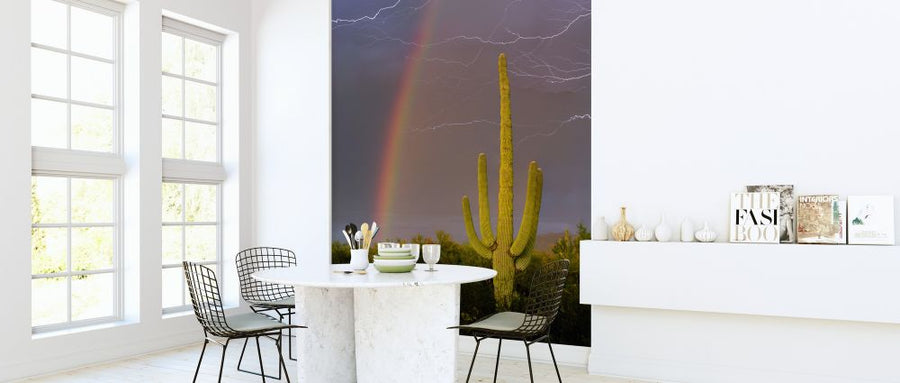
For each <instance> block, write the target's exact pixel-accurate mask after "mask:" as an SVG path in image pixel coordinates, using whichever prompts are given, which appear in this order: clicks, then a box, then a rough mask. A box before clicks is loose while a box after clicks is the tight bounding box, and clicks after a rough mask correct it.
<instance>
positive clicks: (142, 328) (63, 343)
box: [0, 0, 253, 381]
mask: <svg viewBox="0 0 900 383" xmlns="http://www.w3.org/2000/svg"><path fill="white" fill-rule="evenodd" d="M163 10H167V11H170V12H174V13H177V14H180V15H183V16H186V17H189V18H194V19H197V20H202V21H205V22H207V23H210V24H211V25H216V26H218V27H220V28H223V29H227V30H228V31H231V32H233V34H232V35H231V36H230V37H229V41H228V42H226V59H228V58H229V55H232V54H233V56H232V57H231V58H232V59H234V61H236V62H239V63H240V66H241V67H242V70H241V71H240V73H229V72H228V71H226V73H225V75H226V76H229V75H231V76H232V77H230V78H231V80H232V81H231V83H230V84H228V85H225V86H226V87H235V88H231V89H230V90H226V93H228V92H230V91H233V93H234V94H235V95H236V96H234V97H228V98H226V100H225V106H226V107H227V108H229V111H228V112H226V115H225V120H224V121H225V122H224V123H225V126H224V128H225V129H226V134H231V135H232V136H233V138H227V139H225V147H224V150H225V151H226V153H225V157H226V158H228V159H229V160H226V163H225V166H226V170H227V171H228V174H229V176H230V177H233V178H232V180H236V181H237V182H233V181H229V183H226V185H225V198H226V200H229V199H230V200H231V201H235V202H234V205H235V206H237V203H236V201H237V200H238V199H240V198H243V199H244V200H247V201H252V196H251V195H250V193H251V191H252V189H251V185H250V180H249V177H246V176H244V177H242V176H241V175H242V174H243V175H247V174H248V173H249V169H251V167H252V163H251V161H252V156H250V151H251V150H252V147H251V146H250V145H249V141H250V140H249V138H250V137H251V135H250V128H251V124H252V121H251V118H250V117H251V108H252V104H251V102H250V100H251V97H252V92H251V86H250V85H251V74H252V64H253V62H252V61H251V60H250V58H251V56H250V53H251V51H250V47H251V44H250V43H249V42H250V41H251V39H250V17H249V15H250V5H249V1H248V0H192V1H189V2H188V1H179V0H140V1H134V2H131V3H129V5H128V9H127V10H126V16H125V19H126V20H125V21H126V25H125V38H126V40H127V43H128V44H129V45H127V46H126V51H125V66H126V83H125V89H124V92H125V94H126V95H127V96H128V97H129V100H128V101H126V104H125V105H124V113H125V125H126V126H125V129H126V130H125V147H126V162H127V163H128V172H129V173H128V175H127V176H126V180H125V185H126V192H127V194H126V213H127V216H126V219H125V232H126V244H125V246H126V251H125V254H124V258H125V269H126V271H125V272H126V288H127V289H128V290H127V292H126V294H128V295H127V298H126V299H128V301H127V303H126V308H125V310H126V320H127V323H126V324H118V325H114V326H108V327H106V328H102V329H95V330H93V331H81V332H79V331H73V332H71V333H68V334H64V335H63V334H56V335H53V336H42V337H37V338H32V335H31V325H30V315H31V314H30V313H31V302H30V300H31V297H30V286H31V281H30V269H31V266H30V248H31V245H30V232H29V227H30V221H31V217H30V214H31V212H30V203H31V199H30V198H29V195H30V194H29V193H30V173H31V149H30V134H29V119H30V112H29V104H30V102H29V100H30V85H29V57H30V53H29V49H30V48H29V42H30V27H29V20H30V15H29V13H30V9H29V1H28V0H15V1H3V2H0V25H2V26H3V33H0V50H2V51H3V52H5V53H6V56H5V57H7V58H8V59H7V60H4V62H3V64H2V67H3V70H2V71H0V83H2V84H3V86H2V87H0V115H2V116H3V126H2V128H0V131H2V133H3V139H2V140H0V153H3V154H2V161H0V179H2V180H3V187H0V201H2V202H0V243H2V244H3V255H2V261H3V264H2V267H0V291H3V292H5V296H4V300H3V311H4V315H2V316H0V339H3V342H2V346H0V381H6V380H11V379H14V378H18V377H23V376H29V375H34V374H43V373H49V372H53V371H58V370H63V369H68V368H72V367H75V366H79V365H84V364H89V363H96V362H101V361H106V360H110V359H116V358H122V357H126V356H129V355H134V354H138V353H144V352H149V351H153V350H158V349H161V348H166V347H172V346H176V345H182V344H185V343H188V342H195V341H198V340H199V339H202V332H201V331H200V327H199V325H198V324H197V322H196V320H195V319H194V318H193V315H191V314H190V313H188V315H181V316H176V317H172V318H167V319H163V318H162V317H161V308H160V306H161V303H160V302H161V300H160V275H161V271H160V264H161V259H160V254H161V251H160V243H159V242H160V241H159V227H160V226H159V222H160V208H159V206H160V203H161V202H160V195H159V194H160V192H159V188H158V187H156V188H143V189H140V190H138V189H137V188H136V185H139V184H140V183H141V182H145V183H149V184H152V183H153V182H159V180H160V177H161V165H160V164H161V160H160V150H159V147H160V143H159V141H160V132H159V123H160V122H159V121H160V120H159V116H160V102H159V99H160V72H159V71H160V69H159V68H160V53H159V52H160V45H159V44H160V31H161V30H160V24H159V23H160V17H161V14H162V12H163ZM136 23H140V24H139V25H140V28H136V27H137V26H138V24H136ZM241 38H244V39H246V40H245V41H246V43H244V44H240V43H239V41H244V40H241ZM138 41H139V45H140V51H139V52H138V51H136V50H135V48H137V46H136V45H134V44H137V42H138ZM229 49H232V50H231V51H230V52H229V51H228V50H229ZM138 71H139V72H138ZM228 79H229V77H226V80H228ZM239 141H244V142H246V143H247V144H244V145H242V144H240V142H239ZM137 142H141V146H140V148H142V149H144V151H143V152H141V151H139V150H137V149H138V145H137ZM128 188H131V189H130V190H129V189H128ZM226 203H228V202H227V201H226ZM249 209H250V206H249V204H242V205H241V206H240V207H239V208H238V210H237V211H234V210H232V212H231V213H229V214H227V215H226V217H225V218H224V219H225V220H226V222H224V224H225V226H226V231H227V232H226V234H229V237H228V239H227V240H226V242H225V247H223V249H224V250H225V251H226V254H228V253H231V252H234V251H236V249H237V248H238V247H242V246H247V245H249V244H251V243H252V241H253V239H252V235H253V232H252V230H250V225H249V222H250V219H249V218H248V217H249V215H250V210H249ZM244 221H246V223H244V224H243V226H241V223H242V222H244ZM226 259H227V257H226ZM135 296H140V300H135V299H134V297H135ZM233 301H235V302H236V299H233Z"/></svg>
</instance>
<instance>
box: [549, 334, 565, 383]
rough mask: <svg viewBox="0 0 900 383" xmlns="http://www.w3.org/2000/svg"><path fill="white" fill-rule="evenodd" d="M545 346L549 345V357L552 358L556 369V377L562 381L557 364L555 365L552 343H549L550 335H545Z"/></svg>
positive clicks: (560, 382)
mask: <svg viewBox="0 0 900 383" xmlns="http://www.w3.org/2000/svg"><path fill="white" fill-rule="evenodd" d="M547 347H550V357H551V358H553V368H555V369H556V378H557V379H559V383H562V376H561V375H559V366H557V365H556V355H553V345H552V344H550V336H549V335H548V336H547Z"/></svg>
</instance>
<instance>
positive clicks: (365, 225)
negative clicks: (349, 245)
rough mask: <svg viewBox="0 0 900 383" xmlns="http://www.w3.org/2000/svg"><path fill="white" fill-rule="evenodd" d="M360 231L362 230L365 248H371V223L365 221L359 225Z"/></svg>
mask: <svg viewBox="0 0 900 383" xmlns="http://www.w3.org/2000/svg"><path fill="white" fill-rule="evenodd" d="M359 231H361V232H362V246H363V248H364V249H368V248H369V224H368V223H366V222H363V224H362V225H361V226H360V227H359Z"/></svg>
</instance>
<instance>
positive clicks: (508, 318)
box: [449, 259, 569, 383]
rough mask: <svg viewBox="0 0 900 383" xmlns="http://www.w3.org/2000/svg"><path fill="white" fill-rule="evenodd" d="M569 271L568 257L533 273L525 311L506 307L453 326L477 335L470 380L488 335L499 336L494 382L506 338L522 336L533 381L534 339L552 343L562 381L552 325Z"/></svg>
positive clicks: (557, 373)
mask: <svg viewBox="0 0 900 383" xmlns="http://www.w3.org/2000/svg"><path fill="white" fill-rule="evenodd" d="M568 275H569V260H568V259H560V260H556V261H552V262H548V263H546V264H544V265H543V266H541V268H540V269H538V270H537V271H535V272H534V274H533V275H532V277H531V286H530V287H529V291H528V298H527V301H526V304H525V312H524V313H518V312H512V311H505V312H500V313H496V314H493V315H489V316H487V317H485V318H482V319H479V320H477V321H475V322H474V323H471V324H467V325H461V326H453V327H449V328H451V329H454V328H458V329H460V330H464V331H467V332H469V333H470V334H471V335H472V336H473V337H475V353H474V354H473V355H472V364H470V365H469V374H468V375H466V382H468V381H469V379H470V378H471V377H472V367H473V366H475V357H476V356H477V355H478V347H479V346H480V345H481V341H483V340H485V339H487V338H497V339H498V343H497V362H496V364H495V365H494V382H496V381H497V370H498V368H499V367H500V347H501V346H502V343H503V340H504V339H507V340H521V341H522V342H524V343H525V351H526V353H527V355H528V375H529V376H530V377H531V381H532V382H534V372H532V370H531V349H530V347H531V345H532V344H534V343H537V342H540V341H542V340H543V341H546V342H547V346H548V347H550V357H552V358H553V367H554V368H555V369H556V377H557V379H559V382H560V383H562V376H560V374H559V366H557V365H556V356H555V355H554V354H553V345H551V344H550V325H551V324H552V323H553V321H554V320H555V319H556V316H557V314H559V307H560V305H561V304H562V296H563V292H564V290H565V285H566V277H567V276H568Z"/></svg>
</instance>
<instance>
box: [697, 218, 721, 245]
mask: <svg viewBox="0 0 900 383" xmlns="http://www.w3.org/2000/svg"><path fill="white" fill-rule="evenodd" d="M694 236H695V237H696V238H697V240H698V241H700V242H715V241H716V237H718V236H719V235H718V234H716V232H715V231H713V230H712V229H710V228H709V222H704V223H703V228H702V229H700V231H698V232H697V233H696V234H694Z"/></svg>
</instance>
